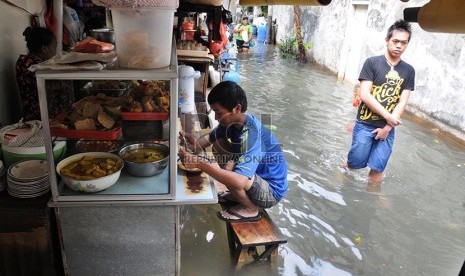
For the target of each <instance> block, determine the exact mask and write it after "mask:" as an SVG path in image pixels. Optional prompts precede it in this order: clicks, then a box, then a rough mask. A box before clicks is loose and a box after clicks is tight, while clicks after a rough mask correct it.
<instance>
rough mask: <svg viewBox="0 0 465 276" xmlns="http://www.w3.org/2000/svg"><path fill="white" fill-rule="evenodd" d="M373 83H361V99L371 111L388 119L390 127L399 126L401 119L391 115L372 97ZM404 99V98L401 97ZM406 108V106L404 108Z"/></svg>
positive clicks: (364, 81) (366, 81)
mask: <svg viewBox="0 0 465 276" xmlns="http://www.w3.org/2000/svg"><path fill="white" fill-rule="evenodd" d="M372 85H373V82H372V81H368V80H362V81H361V82H360V98H361V99H362V101H363V102H364V103H365V104H366V105H367V106H368V107H369V108H370V109H371V111H373V112H375V113H377V114H379V115H380V116H382V117H383V118H384V119H386V121H387V123H388V125H390V126H397V125H400V124H401V121H400V118H399V117H397V114H391V113H389V112H388V111H387V110H386V109H385V108H384V107H383V106H382V105H381V104H380V103H379V102H378V101H377V100H376V99H375V97H373V95H371V93H370V92H371V87H372ZM401 99H402V97H401ZM404 108H405V106H404Z"/></svg>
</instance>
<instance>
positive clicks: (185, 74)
mask: <svg viewBox="0 0 465 276" xmlns="http://www.w3.org/2000/svg"><path fill="white" fill-rule="evenodd" d="M178 73H179V93H178V96H179V107H181V113H193V112H195V93H194V92H195V91H194V79H198V78H200V72H199V71H195V70H194V68H193V67H191V66H187V65H180V66H179V68H178Z"/></svg>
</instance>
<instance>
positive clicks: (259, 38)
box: [257, 25, 266, 42]
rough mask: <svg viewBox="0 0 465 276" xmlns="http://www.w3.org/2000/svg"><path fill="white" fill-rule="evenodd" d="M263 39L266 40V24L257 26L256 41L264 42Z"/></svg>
mask: <svg viewBox="0 0 465 276" xmlns="http://www.w3.org/2000/svg"><path fill="white" fill-rule="evenodd" d="M265 40H266V25H260V26H259V27H258V36H257V41H258V42H264V41H265Z"/></svg>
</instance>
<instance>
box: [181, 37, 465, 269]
mask: <svg viewBox="0 0 465 276" xmlns="http://www.w3.org/2000/svg"><path fill="white" fill-rule="evenodd" d="M240 59H241V63H240V74H241V82H242V83H241V85H242V86H243V87H244V89H245V90H246V91H247V92H248V98H249V111H250V112H251V113H254V114H272V116H273V117H272V118H273V124H274V125H276V127H277V130H276V131H275V134H276V136H277V137H278V139H279V141H280V142H281V143H282V144H283V149H284V151H285V154H286V158H287V161H288V165H289V176H288V179H289V187H290V191H289V193H288V194H287V196H286V197H285V198H284V200H283V201H282V202H281V203H280V204H279V205H278V206H275V207H273V208H271V209H269V214H270V216H271V217H272V218H273V219H274V221H275V223H276V224H277V225H278V226H279V228H280V229H281V230H282V232H283V233H284V234H285V235H286V236H287V239H288V243H287V244H285V245H284V246H281V247H280V249H279V256H278V261H277V263H276V265H275V266H273V267H271V266H269V265H268V264H266V263H264V264H255V265H252V266H248V267H245V268H244V269H243V270H242V272H243V274H244V275H454V276H455V275H458V273H459V271H460V268H461V266H462V264H463V262H464V260H465V148H464V147H462V146H459V145H457V144H454V143H453V142H451V141H450V140H448V139H446V138H444V137H442V136H439V135H438V134H437V131H435V130H434V129H430V128H425V127H423V126H420V125H418V124H416V123H413V122H412V121H408V120H405V119H404V124H403V125H402V126H401V127H399V128H398V131H397V134H396V135H397V137H396V142H395V146H394V152H393V155H392V157H391V160H390V162H389V164H388V168H387V170H386V172H385V177H384V183H383V185H382V186H381V188H380V189H379V190H377V191H371V190H368V189H367V181H366V174H367V170H361V171H355V172H350V173H345V172H343V171H342V170H341V168H340V165H341V164H342V162H343V161H344V160H345V158H346V154H347V151H348V149H349V146H350V142H351V137H350V134H349V133H347V132H346V130H345V129H346V126H347V125H348V124H349V123H351V122H353V120H354V118H355V110H354V109H353V108H352V105H351V100H352V85H350V84H344V83H341V82H338V81H337V79H336V77H335V76H334V75H332V74H328V73H325V72H323V71H321V70H320V69H318V68H317V67H316V66H313V65H311V64H305V65H302V64H298V63H295V62H293V61H287V60H283V59H281V58H280V57H279V54H278V53H277V50H276V49H275V48H274V47H273V46H270V45H257V47H255V48H252V51H251V53H250V54H249V56H248V58H246V59H244V58H242V57H241V58H240ZM414 93H421V91H415V92H414ZM218 210H219V206H218V205H205V206H187V207H184V208H183V209H182V233H181V235H182V238H181V239H182V257H181V259H182V263H181V275H227V274H232V273H231V272H230V256H229V250H228V244H227V239H226V228H225V223H224V222H222V221H220V220H219V219H218V218H217V217H216V215H215V213H216V211H218Z"/></svg>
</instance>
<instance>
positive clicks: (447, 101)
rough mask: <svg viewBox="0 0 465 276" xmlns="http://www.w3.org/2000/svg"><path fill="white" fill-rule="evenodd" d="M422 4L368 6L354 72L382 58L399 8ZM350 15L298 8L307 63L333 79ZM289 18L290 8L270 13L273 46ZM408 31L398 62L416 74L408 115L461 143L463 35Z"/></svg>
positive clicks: (343, 0) (348, 6)
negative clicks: (409, 37)
mask: <svg viewBox="0 0 465 276" xmlns="http://www.w3.org/2000/svg"><path fill="white" fill-rule="evenodd" d="M427 2H429V0H410V1H409V2H407V3H403V2H401V1H399V0H391V1H385V0H371V1H370V5H369V7H368V10H367V13H368V14H367V23H366V28H365V30H364V32H365V34H364V36H365V43H364V45H362V46H361V47H362V49H360V50H361V52H360V60H359V66H358V68H360V66H361V64H362V63H363V61H364V60H365V59H366V58H367V57H369V56H372V55H378V54H382V53H384V51H385V43H384V38H385V36H386V31H387V28H388V27H389V26H390V25H391V24H392V23H393V22H394V21H395V20H398V19H402V18H403V10H404V9H405V8H407V7H421V6H423V5H424V4H425V3H427ZM353 10H354V7H353V5H352V1H351V0H339V1H333V2H332V3H331V4H329V5H328V6H326V7H305V6H301V13H302V15H301V17H302V18H301V24H302V30H303V36H304V41H305V42H311V43H312V44H313V49H312V51H311V52H310V53H309V57H311V58H312V59H313V61H315V62H317V63H319V64H321V65H324V66H325V67H327V68H328V69H330V70H331V71H333V72H334V73H335V74H337V73H338V72H339V71H340V68H341V67H343V66H342V65H341V62H343V61H345V60H346V56H344V50H345V49H344V43H346V44H347V41H348V40H350V38H348V37H346V34H349V33H350V32H349V31H348V30H347V25H348V20H349V18H351V14H350V13H351V12H353ZM293 15H294V12H293V7H292V6H274V7H273V18H276V19H277V23H278V33H277V41H278V43H279V41H280V39H283V38H284V37H285V35H286V34H287V33H289V32H290V31H291V30H292V29H293V28H294V21H293V20H294V16H293ZM412 27H413V35H412V40H411V42H410V44H409V46H408V48H407V50H406V52H405V53H404V55H403V57H402V58H403V59H404V60H405V61H407V62H409V63H411V64H412V65H413V66H414V67H415V69H416V89H415V91H414V92H413V93H412V95H411V98H410V101H409V105H408V109H409V111H412V112H414V113H416V114H417V115H419V116H422V117H425V118H428V119H430V120H431V121H433V122H436V123H438V124H440V125H441V127H443V128H446V130H448V131H451V132H452V133H453V134H455V135H456V136H459V137H465V135H464V134H465V108H463V106H464V103H465V93H464V91H465V35H463V34H443V33H430V32H426V31H424V30H422V29H421V28H420V26H419V25H418V24H417V23H412ZM355 67H357V66H355ZM449 127H451V128H449Z"/></svg>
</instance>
